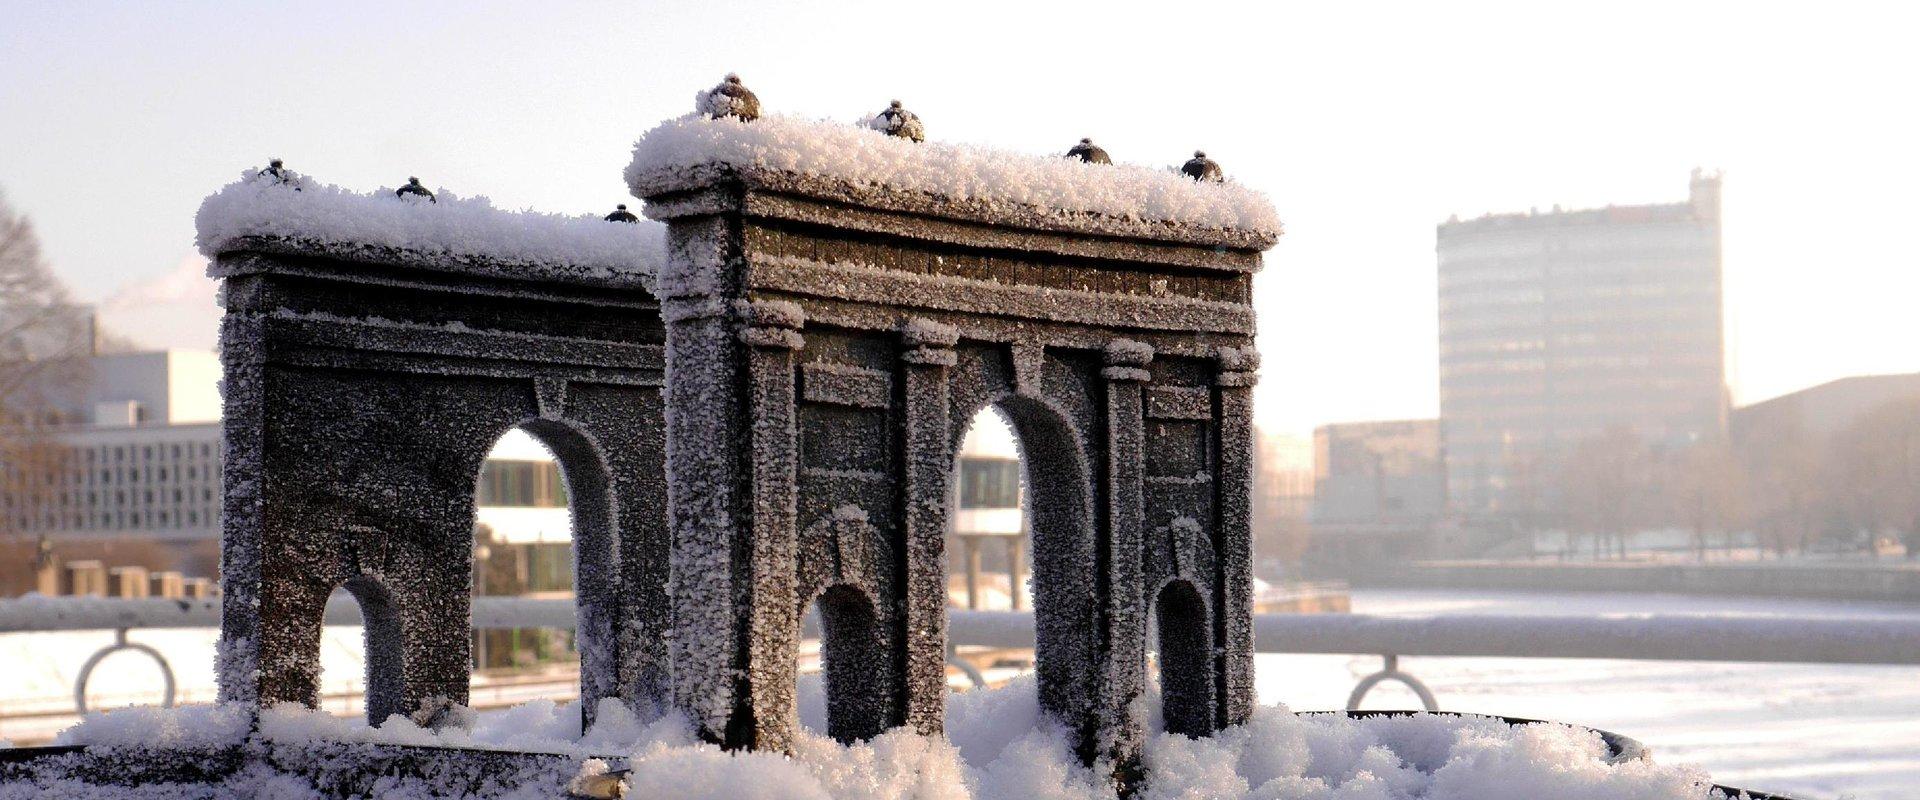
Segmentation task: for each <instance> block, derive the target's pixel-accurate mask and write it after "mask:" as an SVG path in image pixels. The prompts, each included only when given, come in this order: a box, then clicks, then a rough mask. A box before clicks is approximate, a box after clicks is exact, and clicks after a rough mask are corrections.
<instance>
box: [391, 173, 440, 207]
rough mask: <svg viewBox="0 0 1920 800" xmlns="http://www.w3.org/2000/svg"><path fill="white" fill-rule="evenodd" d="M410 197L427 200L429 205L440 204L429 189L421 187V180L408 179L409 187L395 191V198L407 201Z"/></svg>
mask: <svg viewBox="0 0 1920 800" xmlns="http://www.w3.org/2000/svg"><path fill="white" fill-rule="evenodd" d="M409 195H411V196H414V197H424V198H427V202H429V203H438V202H440V201H439V200H435V199H434V198H433V192H430V191H427V187H425V186H421V185H420V179H419V178H412V177H410V178H407V185H405V186H402V187H400V188H398V189H395V190H393V196H394V197H398V198H400V199H402V200H405V199H406V198H407V197H408V196H409Z"/></svg>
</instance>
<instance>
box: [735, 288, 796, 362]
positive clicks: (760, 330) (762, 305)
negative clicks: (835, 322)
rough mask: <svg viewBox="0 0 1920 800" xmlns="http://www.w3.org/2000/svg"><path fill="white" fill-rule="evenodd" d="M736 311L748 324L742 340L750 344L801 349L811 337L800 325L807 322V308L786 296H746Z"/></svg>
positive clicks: (753, 345)
mask: <svg viewBox="0 0 1920 800" xmlns="http://www.w3.org/2000/svg"><path fill="white" fill-rule="evenodd" d="M735 308H736V312H737V313H738V314H739V315H740V317H741V319H743V320H744V321H745V322H746V323H747V324H746V327H745V328H742V329H741V331H740V341H742V342H745V343H746V344H747V346H749V347H759V348H766V349H772V350H799V349H801V348H803V347H805V346H806V344H807V341H806V339H805V338H804V337H802V336H801V335H800V329H801V328H802V327H804V326H805V325H806V324H807V312H806V311H805V310H803V309H801V308H800V306H799V305H797V304H794V303H789V302H787V301H785V300H751V301H748V300H742V301H740V302H739V303H737V304H736V306H735Z"/></svg>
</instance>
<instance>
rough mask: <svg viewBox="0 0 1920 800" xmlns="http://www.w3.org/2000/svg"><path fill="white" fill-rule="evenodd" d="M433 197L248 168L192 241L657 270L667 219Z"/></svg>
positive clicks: (602, 270)
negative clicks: (287, 243)
mask: <svg viewBox="0 0 1920 800" xmlns="http://www.w3.org/2000/svg"><path fill="white" fill-rule="evenodd" d="M435 194H436V199H435V200H434V201H432V202H430V201H428V200H427V199H425V198H420V197H407V198H401V197H396V196H394V190H393V188H391V187H382V188H380V189H377V190H375V191H373V192H370V193H367V194H361V193H358V192H354V191H351V190H348V189H344V188H341V187H338V186H332V185H328V184H321V183H317V182H314V181H312V180H310V179H306V178H295V179H294V180H292V181H288V182H280V181H275V180H273V179H272V178H271V177H270V176H267V175H265V174H262V173H260V172H258V171H255V170H247V171H246V172H243V173H241V179H240V180H239V181H237V182H234V183H231V184H228V185H227V186H225V187H223V188H221V189H220V191H218V192H215V193H213V194H212V195H210V196H208V197H207V199H206V200H204V201H202V202H201V203H200V211H199V213H197V214H195V215H194V224H195V226H196V227H197V228H198V235H197V236H196V237H195V244H197V245H198V246H199V248H200V252H201V253H203V254H205V255H206V256H207V257H208V258H212V257H213V256H216V255H218V254H220V253H221V252H223V251H226V250H229V249H232V248H233V247H235V246H236V244H238V243H240V242H241V241H242V240H246V239H250V238H267V239H283V240H291V241H294V242H299V243H302V244H314V245H321V246H329V245H331V246H338V247H348V248H361V247H373V248H387V249H393V250H401V251H407V252H412V253H420V254H428V255H441V254H444V255H449V256H453V257H455V258H461V259H466V258H480V259H486V260H489V261H493V262H497V263H501V264H524V265H531V266H549V267H564V268H567V269H569V270H574V271H586V272H590V273H597V274H599V275H603V276H607V277H615V276H622V275H639V276H642V277H645V276H651V275H655V274H657V273H658V266H659V265H660V263H661V262H662V261H663V260H664V259H665V256H664V250H665V245H664V242H665V238H666V229H665V226H662V225H659V224H657V223H652V222H641V223H638V224H634V223H622V222H608V221H606V220H604V219H601V218H600V217H597V216H594V215H592V214H582V215H578V216H566V215H562V214H545V213H539V212H535V211H507V210H504V209H499V208H495V207H494V206H493V203H492V201H490V200H488V199H487V198H486V197H480V196H476V197H460V196H458V195H455V194H454V193H453V192H450V191H447V190H446V189H437V190H435Z"/></svg>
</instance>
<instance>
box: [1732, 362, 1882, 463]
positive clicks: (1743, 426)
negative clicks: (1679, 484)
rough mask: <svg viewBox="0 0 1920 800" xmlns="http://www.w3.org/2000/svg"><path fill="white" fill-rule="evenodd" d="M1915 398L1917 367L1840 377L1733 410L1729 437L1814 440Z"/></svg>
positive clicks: (1817, 441)
mask: <svg viewBox="0 0 1920 800" xmlns="http://www.w3.org/2000/svg"><path fill="white" fill-rule="evenodd" d="M1915 399H1920V372H1910V373H1906V374H1900V375H1855V376H1853V377H1848V378H1840V379H1838V380H1832V381H1827V382H1826V383H1823V384H1820V385H1818V386H1813V387H1809V388H1806V389H1801V390H1800V391H1797V392H1790V393H1788V394H1783V395H1780V396H1779V397H1775V398H1772V399H1769V400H1762V401H1760V402H1758V403H1754V404H1752V405H1749V406H1743V407H1741V408H1737V409H1734V411H1733V424H1732V429H1733V430H1732V432H1733V439H1734V441H1736V442H1749V443H1754V444H1765V443H1766V442H1768V441H1779V440H1780V439H1781V438H1783V437H1786V436H1804V437H1805V438H1806V440H1807V442H1808V443H1810V444H1814V445H1819V444H1823V443H1825V442H1826V441H1827V439H1828V438H1829V437H1831V436H1832V435H1833V434H1835V433H1838V432H1839V431H1841V430H1844V429H1846V427H1847V426H1849V425H1852V424H1853V423H1855V422H1857V421H1859V420H1860V419H1861V418H1862V417H1865V416H1866V415H1868V414H1871V413H1873V412H1874V411H1875V410H1878V409H1879V408H1881V407H1883V406H1885V405H1886V404H1888V403H1893V402H1897V401H1901V400H1915Z"/></svg>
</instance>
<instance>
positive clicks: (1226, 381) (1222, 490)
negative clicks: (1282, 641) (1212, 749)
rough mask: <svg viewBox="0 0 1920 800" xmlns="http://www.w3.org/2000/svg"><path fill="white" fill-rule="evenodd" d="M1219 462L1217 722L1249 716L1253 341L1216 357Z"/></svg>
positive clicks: (1255, 359)
mask: <svg viewBox="0 0 1920 800" xmlns="http://www.w3.org/2000/svg"><path fill="white" fill-rule="evenodd" d="M1218 366H1219V373H1218V377H1217V378H1215V381H1214V385H1215V387H1216V389H1215V391H1216V392H1218V394H1219V404H1220V414H1219V426H1220V428H1219V431H1220V434H1219V435H1220V463H1219V467H1218V472H1217V474H1216V476H1215V480H1214V486H1215V487H1216V488H1215V489H1214V491H1216V492H1218V495H1217V506H1216V507H1217V508H1218V509H1219V513H1218V517H1217V519H1218V520H1219V523H1218V526H1217V528H1216V530H1215V532H1214V537H1215V538H1214V544H1215V548H1214V550H1215V552H1217V553H1218V554H1219V558H1218V560H1217V562H1216V563H1218V564H1219V567H1218V569H1219V575H1218V576H1216V579H1215V583H1214V586H1215V589H1214V598H1213V607H1214V614H1213V625H1214V631H1213V640H1214V641H1215V642H1216V643H1218V644H1217V645H1216V646H1217V647H1218V648H1219V651H1218V652H1219V655H1218V656H1217V658H1218V666H1217V671H1218V674H1219V679H1218V680H1217V681H1216V682H1215V686H1216V687H1218V691H1219V692H1220V697H1219V699H1218V701H1217V702H1216V703H1215V704H1214V708H1215V709H1217V710H1218V713H1219V715H1220V720H1219V725H1220V726H1221V727H1225V726H1227V725H1238V724H1240V723H1242V722H1246V721H1247V718H1248V717H1249V716H1251V715H1252V714H1253V703H1254V697H1253V506H1252V499H1251V492H1252V489H1253V385H1254V383H1255V382H1256V381H1257V379H1258V377H1259V376H1258V375H1257V374H1256V372H1255V370H1258V369H1259V368H1260V354H1259V353H1258V352H1255V351H1254V349H1253V347H1252V345H1248V346H1247V347H1242V348H1234V347H1223V348H1221V349H1220V353H1219V356H1218Z"/></svg>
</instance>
